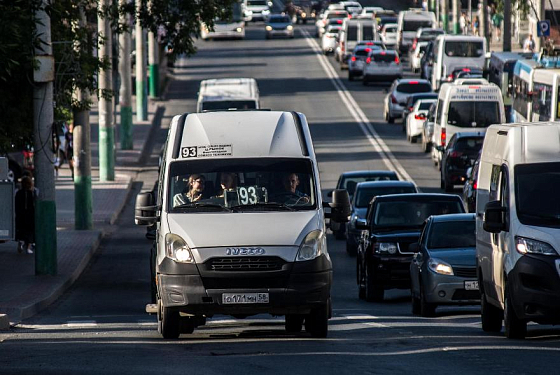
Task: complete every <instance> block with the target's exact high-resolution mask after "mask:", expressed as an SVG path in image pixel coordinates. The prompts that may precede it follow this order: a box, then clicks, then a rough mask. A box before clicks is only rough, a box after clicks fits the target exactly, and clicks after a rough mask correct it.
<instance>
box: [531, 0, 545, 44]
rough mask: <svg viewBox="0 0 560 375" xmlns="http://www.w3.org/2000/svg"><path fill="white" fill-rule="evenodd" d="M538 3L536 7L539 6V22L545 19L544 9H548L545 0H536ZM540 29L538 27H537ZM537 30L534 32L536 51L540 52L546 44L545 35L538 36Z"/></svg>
mask: <svg viewBox="0 0 560 375" xmlns="http://www.w3.org/2000/svg"><path fill="white" fill-rule="evenodd" d="M535 2H536V3H537V4H536V5H537V6H536V8H537V18H538V19H537V22H539V21H543V20H544V11H545V9H546V6H545V0H536V1H535ZM537 30H538V28H537ZM537 30H535V33H534V34H533V36H534V38H533V39H534V40H535V51H537V52H540V50H541V48H542V47H543V46H544V37H542V36H541V37H538V36H537V32H536V31H537Z"/></svg>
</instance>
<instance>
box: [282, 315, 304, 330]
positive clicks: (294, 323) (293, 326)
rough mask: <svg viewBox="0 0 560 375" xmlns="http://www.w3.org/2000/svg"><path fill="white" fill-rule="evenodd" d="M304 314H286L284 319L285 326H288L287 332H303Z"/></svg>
mask: <svg viewBox="0 0 560 375" xmlns="http://www.w3.org/2000/svg"><path fill="white" fill-rule="evenodd" d="M303 319H304V316H303V315H295V314H294V315H292V314H289V315H286V318H285V321H284V327H285V328H286V332H289V333H298V332H301V328H302V327H303Z"/></svg>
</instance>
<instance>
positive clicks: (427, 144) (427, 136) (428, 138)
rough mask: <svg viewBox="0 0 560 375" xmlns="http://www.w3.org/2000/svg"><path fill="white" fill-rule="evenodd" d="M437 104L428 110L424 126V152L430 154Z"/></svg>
mask: <svg viewBox="0 0 560 375" xmlns="http://www.w3.org/2000/svg"><path fill="white" fill-rule="evenodd" d="M436 107H437V106H436V104H435V103H434V104H432V105H431V106H430V109H428V114H427V115H426V120H424V123H423V124H422V151H424V152H430V151H431V149H432V142H433V138H434V117H435V116H436Z"/></svg>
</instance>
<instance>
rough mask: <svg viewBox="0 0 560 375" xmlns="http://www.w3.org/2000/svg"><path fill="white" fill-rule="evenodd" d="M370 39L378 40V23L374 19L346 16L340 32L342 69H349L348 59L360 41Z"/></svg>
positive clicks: (340, 61)
mask: <svg viewBox="0 0 560 375" xmlns="http://www.w3.org/2000/svg"><path fill="white" fill-rule="evenodd" d="M364 40H368V41H377V40H379V36H378V35H377V24H376V21H375V20H373V19H358V18H345V19H344V21H343V23H342V29H341V30H340V33H339V39H338V44H339V46H340V49H339V51H338V53H339V56H338V62H339V63H340V68H341V69H348V59H349V58H350V56H352V52H353V51H354V48H356V45H358V42H361V41H364Z"/></svg>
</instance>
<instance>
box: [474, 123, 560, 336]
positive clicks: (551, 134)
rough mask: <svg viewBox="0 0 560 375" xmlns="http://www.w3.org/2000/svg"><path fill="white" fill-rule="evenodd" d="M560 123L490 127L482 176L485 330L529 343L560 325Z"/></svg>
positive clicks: (479, 221) (479, 208) (480, 258)
mask: <svg viewBox="0 0 560 375" xmlns="http://www.w3.org/2000/svg"><path fill="white" fill-rule="evenodd" d="M558 155H560V124H559V123H557V122H556V123H546V122H541V123H531V124H527V123H517V124H504V125H492V126H491V127H489V128H488V131H487V133H486V137H485V140H484V145H483V147H482V156H481V159H480V166H479V172H478V188H477V194H476V213H477V215H476V237H477V238H476V252H477V267H478V278H479V286H480V290H481V301H482V329H483V330H484V331H487V332H499V331H500V330H501V328H502V319H503V321H504V326H505V333H506V336H507V337H509V338H524V337H525V334H526V330H527V322H528V321H534V322H537V323H542V324H560V219H559V218H560V195H559V194H558V186H560V162H559V160H560V159H559V158H558Z"/></svg>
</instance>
